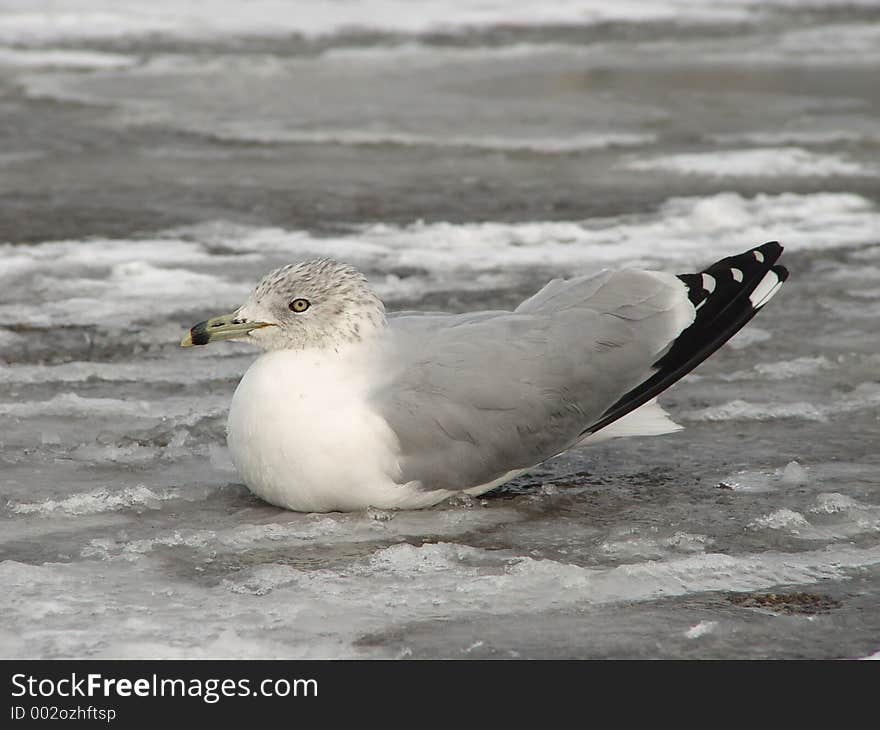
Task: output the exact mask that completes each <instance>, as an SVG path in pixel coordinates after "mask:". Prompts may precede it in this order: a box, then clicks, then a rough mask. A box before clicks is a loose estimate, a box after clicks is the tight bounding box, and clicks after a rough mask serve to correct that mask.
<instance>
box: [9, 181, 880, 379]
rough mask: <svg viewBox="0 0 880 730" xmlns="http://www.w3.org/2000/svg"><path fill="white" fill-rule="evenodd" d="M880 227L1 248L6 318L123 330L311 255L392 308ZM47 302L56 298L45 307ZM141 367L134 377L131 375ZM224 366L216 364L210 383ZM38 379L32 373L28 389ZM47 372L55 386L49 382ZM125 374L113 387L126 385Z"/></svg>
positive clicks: (805, 219) (215, 233) (776, 217)
mask: <svg viewBox="0 0 880 730" xmlns="http://www.w3.org/2000/svg"><path fill="white" fill-rule="evenodd" d="M817 216H821V217H822V220H823V227H822V228H821V229H817V228H816V227H815V225H814V221H815V219H816V217H817ZM877 228H880V212H878V210H877V209H876V207H875V205H874V204H873V203H871V202H870V201H869V200H867V199H866V198H864V197H861V196H859V195H853V194H846V193H814V194H807V195H796V194H790V193H786V194H781V195H758V196H755V197H752V198H749V197H745V196H742V195H738V194H736V193H720V194H717V195H711V196H707V197H702V198H674V199H671V200H669V201H667V202H666V203H664V204H663V205H662V206H660V208H659V209H658V210H657V211H656V212H655V213H654V214H651V215H648V216H645V215H638V216H637V215H623V216H616V217H613V218H598V219H591V220H586V221H570V222H536V223H519V224H501V223H469V224H455V225H453V224H449V223H433V224H425V223H416V224H412V225H408V226H391V225H385V224H382V225H373V226H367V227H362V228H360V229H358V230H356V231H355V232H352V233H351V234H347V235H345V236H337V237H327V236H321V237H318V236H313V235H310V234H309V233H307V232H305V231H286V230H282V229H271V228H256V229H254V228H247V227H243V226H239V225H230V226H224V225H223V224H222V223H212V224H206V225H204V226H195V227H190V228H187V229H183V230H177V231H170V232H168V234H167V235H166V236H165V237H162V238H157V239H153V240H139V241H130V240H107V239H99V240H94V241H92V240H90V241H68V242H58V243H45V244H39V245H36V246H29V247H26V248H24V247H12V246H0V254H3V255H4V256H6V258H5V259H4V261H3V264H2V265H0V282H2V283H3V284H4V286H5V287H6V291H7V292H8V296H7V297H6V300H5V301H4V302H0V318H2V319H3V320H4V321H6V322H11V323H15V324H16V325H28V326H37V327H46V326H49V325H50V323H51V324H52V325H53V326H56V327H57V326H59V325H70V326H83V325H100V326H102V327H124V326H126V325H129V324H131V323H144V322H147V321H151V320H154V319H155V315H154V312H153V311H152V308H153V306H154V305H155V302H156V301H161V302H162V306H163V312H164V313H165V315H166V317H167V316H168V315H171V314H173V313H174V312H176V311H181V310H187V311H193V310H202V311H211V309H212V308H218V307H219V308H221V309H218V310H217V311H227V310H228V309H230V308H232V307H234V306H235V305H237V304H238V303H240V302H241V301H243V299H244V297H245V296H246V294H247V292H248V290H249V289H250V287H251V286H252V285H253V282H254V280H255V279H256V278H258V276H259V275H261V274H262V273H265V271H266V270H267V269H268V268H269V267H270V266H271V265H279V264H282V263H287V262H289V261H292V260H298V259H303V258H307V257H309V256H317V255H331V256H336V257H339V258H341V259H344V260H347V261H350V262H351V263H353V264H355V265H360V266H363V267H364V268H366V269H367V272H368V274H371V278H372V279H373V282H374V284H375V286H376V288H377V290H378V291H379V293H380V295H382V296H383V297H386V298H387V299H389V300H390V301H392V302H393V301H394V300H395V299H412V298H414V297H417V296H418V295H420V294H421V295H422V296H424V295H425V294H427V293H430V292H431V291H438V290H439V291H442V290H445V289H448V288H449V287H451V286H454V287H456V288H464V289H472V290H480V289H486V288H499V287H503V286H512V285H515V284H517V283H518V281H519V280H520V279H521V278H522V277H523V275H524V274H525V273H527V272H528V271H529V270H531V269H534V268H535V267H539V268H541V269H543V270H547V271H549V272H551V273H552V272H553V271H558V272H559V273H563V272H565V273H571V272H572V270H573V269H574V271H577V270H584V271H590V270H594V269H595V268H596V267H599V266H602V265H621V264H623V265H626V264H630V263H632V264H644V265H652V266H655V267H660V268H670V267H676V268H677V267H680V266H683V265H696V264H699V263H705V261H707V260H710V259H712V258H714V257H717V256H722V255H724V254H726V253H729V252H730V251H732V250H738V249H740V248H745V247H747V246H750V245H752V244H754V242H755V241H761V240H769V239H772V238H779V239H782V240H784V241H785V242H786V246H787V247H789V248H790V249H792V250H795V251H797V250H802V249H815V250H821V249H828V248H832V247H838V246H846V245H852V244H853V243H858V242H862V241H870V240H871V237H872V235H873V233H874V231H876V230H877ZM181 237H184V240H181ZM218 247H219V252H218ZM232 262H236V264H237V267H236V268H237V270H239V271H241V272H242V273H241V274H239V275H238V277H240V278H236V279H235V280H230V278H231V277H230V274H231V271H232V269H230V264H231V263H232ZM212 271H214V272H216V273H211V272H212ZM389 271H390V272H394V271H407V272H408V274H407V275H406V276H405V277H401V276H398V275H395V274H393V273H388V272H389ZM48 291H51V292H52V296H51V297H50V298H49V300H48V301H46V292H48ZM184 321H185V320H184ZM750 332H751V334H749V333H750ZM756 332H757V330H747V331H746V332H744V333H743V335H741V336H740V339H739V340H734V343H736V342H737V341H738V342H740V343H742V342H743V339H742V338H743V337H752V338H754V337H755V336H756ZM155 337H156V338H157V339H158V338H162V337H166V338H169V339H170V338H171V337H173V330H172V331H169V330H168V329H167V328H166V329H161V330H158V331H156V333H155ZM85 367H96V370H95V373H96V375H98V374H100V375H101V376H103V375H104V374H106V373H108V372H109V369H108V368H104V369H103V371H101V372H100V373H99V371H98V370H97V368H99V367H101V366H85ZM133 367H134V366H129V367H128V372H129V373H131V372H132V369H133ZM162 367H163V366H159V371H158V372H160V373H161V371H162ZM224 367H225V366H224V365H218V364H216V363H209V364H208V365H207V368H208V371H207V372H211V373H216V372H217V369H218V368H224ZM230 367H232V366H230ZM66 368H67V370H61V371H58V372H61V373H62V376H61V377H66V378H72V377H73V375H72V374H68V375H64V374H63V373H65V372H67V371H69V370H75V366H66ZM35 372H37V371H35V370H31V371H30V373H31V375H30V377H34V374H35ZM45 372H46V374H47V376H48V375H49V373H50V372H52V371H48V370H47V371H45ZM124 372H126V371H125V370H124V369H121V370H120V375H118V376H110V377H117V378H123V377H127V376H125V375H123V374H122V373H124ZM225 372H227V373H228V372H229V371H228V370H226V371H225ZM221 375H222V373H221ZM15 377H16V375H15V373H14V372H13V373H3V374H0V379H3V380H8V379H10V378H15ZM22 377H25V376H22ZM148 377H149V376H148ZM157 377H159V376H157Z"/></svg>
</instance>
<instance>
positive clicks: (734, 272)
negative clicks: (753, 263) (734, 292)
mask: <svg viewBox="0 0 880 730" xmlns="http://www.w3.org/2000/svg"><path fill="white" fill-rule="evenodd" d="M730 273H731V275H732V276H733V280H734V281H742V280H743V272H742V271H740V270H739V269H736V268H733V267H731V269H730Z"/></svg>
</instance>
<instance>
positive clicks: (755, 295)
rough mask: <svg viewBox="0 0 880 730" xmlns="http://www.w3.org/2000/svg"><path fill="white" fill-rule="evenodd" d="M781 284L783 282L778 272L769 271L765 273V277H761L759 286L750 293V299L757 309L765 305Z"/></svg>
mask: <svg viewBox="0 0 880 730" xmlns="http://www.w3.org/2000/svg"><path fill="white" fill-rule="evenodd" d="M781 286H782V282H781V281H780V280H779V277H778V276H777V275H776V272H775V271H772V270H771V271H768V272H767V273H766V274H764V278H763V279H761V282H760V283H759V284H758V286H756V287H755V290H754V291H753V292H752V293H751V294H750V295H749V301H750V302H751V303H752V306H753V307H754V308H755V309H757V308H758V307H763V306H764V305H765V304H766V303H767V302H768V301H769V300H770V298H771V297H772V296H773V295H774V294H775V293H776V292H777V291H778V290H779V287H781Z"/></svg>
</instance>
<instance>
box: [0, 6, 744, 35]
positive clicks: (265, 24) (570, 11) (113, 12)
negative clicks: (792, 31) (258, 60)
mask: <svg viewBox="0 0 880 730" xmlns="http://www.w3.org/2000/svg"><path fill="white" fill-rule="evenodd" d="M683 10H684V11H686V12H687V13H688V15H689V17H690V19H691V21H692V22H699V21H701V20H702V21H708V20H713V21H718V20H720V21H730V20H742V19H744V18H748V17H749V16H750V15H751V14H752V13H753V11H752V9H751V8H750V7H749V2H747V0H741V2H738V3H737V4H736V5H734V6H730V5H722V6H719V5H718V3H714V2H710V0H704V1H702V2H696V3H695V2H683V1H682V0H651V1H650V2H638V3H636V2H623V3H615V4H613V5H609V4H608V3H605V2H602V1H601V0H584V1H582V2H577V3H572V2H569V1H568V0H553V1H552V2H544V3H541V4H540V5H535V6H532V5H529V6H514V7H511V6H510V4H509V3H506V2H502V0H488V1H487V0H480V1H476V0H427V2H421V3H419V6H418V8H415V7H413V6H412V4H411V3H408V2H406V0H348V2H336V3H327V2H322V1H321V0H300V2H298V3H297V4H296V6H295V7H293V6H291V5H290V3H288V2H285V1H284V0H256V1H255V2H250V3H248V6H247V7H246V8H244V7H242V6H241V5H240V4H239V3H237V2H234V0H210V1H208V2H199V3H195V4H189V5H187V6H186V7H185V8H181V7H180V5H179V3H176V2H172V1H171V0H156V1H155V2H153V3H151V4H150V5H149V6H144V5H143V4H142V3H139V2H136V0H69V1H68V2H66V3H64V4H63V5H61V6H59V5H57V4H56V3H54V2H51V0H14V1H13V2H7V3H6V4H5V7H4V8H3V12H2V14H0V28H2V29H3V30H2V32H0V39H2V40H3V41H5V42H15V43H27V42H31V43H34V42H40V41H58V40H80V39H83V38H107V39H110V38H117V37H125V36H147V35H154V34H160V35H170V36H178V37H187V38H212V37H224V36H226V37H228V36H241V35H244V36H248V35H269V36H277V35H286V34H289V33H302V34H305V35H321V34H329V33H335V32H340V31H345V30H349V31H350V30H370V29H373V30H376V29H379V30H382V31H385V32H398V33H424V32H427V31H430V30H434V31H442V30H452V29H457V28H458V29H461V28H479V27H486V26H493V25H504V26H540V25H551V26H559V25H585V24H595V23H606V22H611V21H617V22H626V21H635V22H643V21H658V20H660V21H662V20H670V21H671V20H677V19H679V18H680V17H681V13H682V11H683Z"/></svg>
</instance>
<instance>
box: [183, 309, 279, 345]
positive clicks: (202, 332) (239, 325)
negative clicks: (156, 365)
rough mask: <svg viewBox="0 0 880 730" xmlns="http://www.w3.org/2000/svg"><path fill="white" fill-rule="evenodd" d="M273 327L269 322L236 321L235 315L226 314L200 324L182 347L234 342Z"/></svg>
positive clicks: (191, 331) (187, 334) (188, 335)
mask: <svg viewBox="0 0 880 730" xmlns="http://www.w3.org/2000/svg"><path fill="white" fill-rule="evenodd" d="M271 326H272V325H271V324H270V323H268V322H246V321H244V320H242V319H236V317H235V313H233V314H224V315H221V316H220V317H214V318H213V319H206V320H205V321H204V322H199V323H198V324H197V325H195V326H194V327H193V328H192V329H191V330H190V331H189V332H187V333H186V337H184V338H183V339H182V340H181V341H180V346H181V347H192V346H193V345H207V344H209V343H211V342H217V341H219V340H234V339H236V338H237V337H242V336H244V335H246V334H247V333H248V332H251V331H252V330H256V329H260V328H261V327H271Z"/></svg>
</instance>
